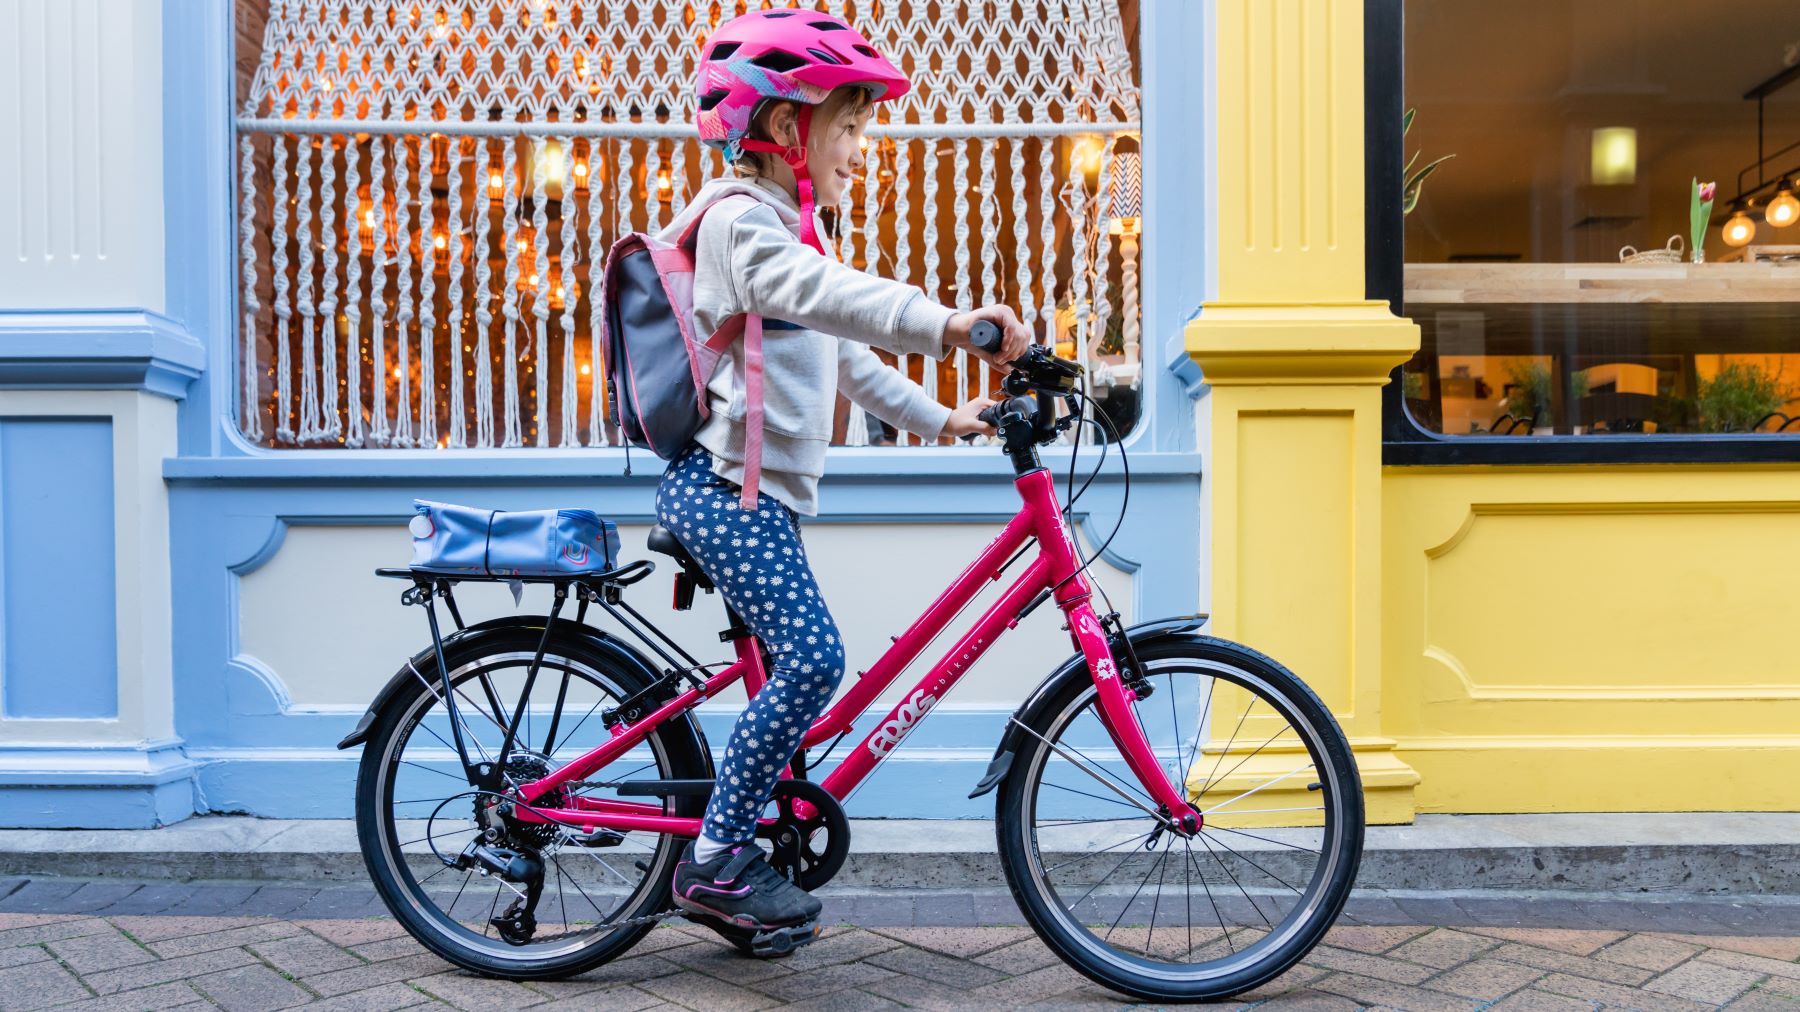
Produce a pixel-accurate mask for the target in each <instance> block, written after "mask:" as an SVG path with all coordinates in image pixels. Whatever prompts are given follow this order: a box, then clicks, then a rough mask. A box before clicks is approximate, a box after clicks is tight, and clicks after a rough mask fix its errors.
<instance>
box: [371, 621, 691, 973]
mask: <svg viewBox="0 0 1800 1012" xmlns="http://www.w3.org/2000/svg"><path fill="white" fill-rule="evenodd" d="M531 658H532V652H531V651H514V652H505V653H495V654H490V655H487V656H484V657H481V658H478V659H476V660H472V661H470V662H468V663H466V664H464V665H462V666H460V667H458V668H455V669H453V671H452V672H451V682H452V685H453V686H454V687H455V689H456V703H457V710H458V712H459V715H460V716H462V718H463V721H462V726H463V735H464V740H465V741H466V742H467V743H468V747H469V752H470V754H471V756H472V757H473V758H475V759H476V760H477V761H481V760H482V759H483V758H484V757H487V758H491V757H493V756H494V755H495V754H496V753H497V752H498V751H499V747H500V743H501V739H502V738H503V737H504V730H503V724H502V721H503V720H505V719H507V718H509V717H510V715H511V711H512V709H513V708H514V707H515V706H516V705H517V703H518V700H519V696H520V694H521V691H522V690H523V688H524V681H525V672H526V669H527V667H528V666H529V664H530V663H531ZM565 680H566V681H567V683H568V685H569V687H570V688H569V690H568V691H567V692H562V691H561V689H562V685H563V684H564V682H565ZM421 681H422V682H424V681H425V680H424V679H423V677H421ZM484 683H485V684H484ZM425 684H426V685H427V686H428V687H429V688H430V689H431V690H432V691H430V692H424V691H422V692H420V693H419V694H418V695H416V696H415V697H414V699H413V702H412V703H411V705H410V706H409V707H408V709H407V711H406V712H405V714H403V716H402V719H401V721H400V723H399V727H400V728H401V730H400V732H399V733H396V734H394V735H391V736H389V739H388V742H387V747H386V749H384V750H383V753H382V755H381V756H380V757H379V759H380V765H379V767H378V772H377V782H376V790H375V798H376V804H377V806H378V810H377V812H376V819H377V823H378V829H379V835H380V842H381V855H382V858H383V860H384V861H385V862H386V863H387V865H388V867H389V868H390V869H391V870H392V872H393V874H394V877H395V879H396V880H397V881H398V882H399V883H400V886H401V890H402V892H403V894H404V896H403V900H404V902H405V903H406V904H407V905H408V906H409V907H410V908H411V910H412V911H413V912H414V913H415V914H416V915H417V920H419V921H421V922H422V923H423V925H424V927H425V929H426V930H428V931H430V932H431V933H433V934H434V935H436V936H437V937H438V938H439V939H440V940H441V941H442V942H444V943H447V944H449V945H451V946H454V947H458V948H464V949H468V948H473V949H476V950H479V951H480V952H481V953H482V954H483V955H485V956H487V957H488V958H492V959H499V960H507V961H532V962H540V961H544V960H555V959H557V958H560V957H567V956H569V955H571V954H573V953H576V952H579V951H582V950H585V949H588V948H591V947H593V946H594V945H596V944H600V943H602V942H603V941H605V940H607V939H610V938H611V937H612V936H613V935H614V934H615V933H616V932H622V931H629V930H631V929H630V928H628V927H626V928H615V929H612V930H611V931H608V930H606V928H605V924H606V923H607V922H609V921H618V920H621V919H624V918H627V917H630V916H633V914H634V912H641V911H639V908H640V907H641V906H642V905H643V904H644V902H645V900H646V899H648V898H649V897H650V896H652V895H653V894H654V893H655V892H656V890H657V887H658V886H659V885H660V877H661V876H662V875H663V873H664V872H667V871H669V870H670V869H671V867H672V863H673V860H674V856H675V850H676V847H677V844H678V842H679V841H676V840H675V839H674V838H672V837H666V836H662V835H660V834H651V833H643V832H637V833H626V834H624V836H623V839H622V840H620V842H619V843H618V845H617V846H613V847H605V848H592V847H584V846H579V845H577V844H576V843H574V842H573V839H574V838H575V837H576V835H577V834H573V833H570V832H568V831H565V830H561V829H558V828H556V827H550V829H549V830H548V831H546V833H547V834H553V839H551V840H549V841H547V845H544V846H542V847H541V848H540V850H541V851H542V852H544V856H543V862H544V888H543V896H542V898H541V899H540V901H539V903H538V906H537V909H536V917H537V921H538V924H539V930H538V934H537V936H536V937H534V940H533V941H532V942H531V943H530V944H527V945H513V944H511V943H508V942H506V941H504V940H502V939H501V938H500V937H498V933H497V931H496V929H495V928H494V927H492V926H491V925H489V924H488V923H487V920H488V918H490V917H492V916H495V915H497V914H500V913H502V912H503V911H504V910H505V908H506V907H507V906H508V905H509V904H510V902H511V901H512V900H513V899H515V898H516V893H515V892H514V891H513V890H512V889H509V888H507V886H506V885H505V884H503V883H501V882H500V881H499V880H498V879H497V878H493V877H482V876H479V875H476V874H475V873H474V872H472V871H464V870H461V869H455V868H450V867H446V866H444V865H442V864H439V863H438V862H437V859H436V858H435V857H434V855H433V854H432V848H433V847H435V848H436V850H437V851H438V853H441V854H442V855H443V857H445V858H454V857H456V855H457V854H458V853H460V852H461V850H462V849H463V847H464V846H465V845H466V844H467V843H468V842H469V841H471V840H474V839H476V838H477V836H478V835H479V833H480V831H481V829H482V827H481V826H479V825H477V823H476V821H475V819H476V812H475V811H474V806H475V803H476V800H477V796H476V795H474V794H473V793H472V792H471V788H470V787H469V786H468V783H467V781H466V780H465V779H464V777H463V772H462V769H461V763H460V762H459V761H458V760H457V759H456V757H455V751H454V747H453V744H452V742H453V740H454V739H453V737H452V735H451V734H450V731H449V718H448V715H447V713H446V711H445V708H444V707H443V705H442V703H441V701H440V699H439V695H438V694H439V693H440V692H441V691H442V685H441V683H440V682H438V681H436V680H435V679H433V680H431V681H429V682H426V683H425ZM490 690H491V691H490ZM559 693H560V694H561V696H562V704H563V705H562V707H561V715H560V716H559V717H555V718H554V722H555V723H556V725H557V726H556V729H555V730H556V740H555V742H554V743H553V744H552V743H551V742H550V741H549V731H550V726H549V725H550V723H551V722H552V718H553V714H555V713H556V712H557V707H556V705H555V704H556V701H557V698H558V695H559ZM626 694H627V693H626V692H625V691H624V689H623V688H622V687H621V686H620V685H618V684H617V683H616V682H614V681H613V680H612V679H610V678H608V677H606V676H605V675H604V674H602V673H601V672H599V671H596V670H595V669H593V668H592V667H589V666H587V665H585V664H583V663H581V662H580V661H577V660H574V659H571V658H569V657H565V656H561V655H555V654H546V655H545V656H544V659H543V662H542V665H541V667H540V670H539V672H538V677H537V681H536V683H535V684H534V685H533V687H532V691H531V697H530V699H531V703H530V705H529V706H528V707H527V710H526V719H525V721H523V722H522V725H521V728H520V733H519V744H516V745H515V746H514V751H515V752H517V751H518V750H519V748H520V747H521V746H525V745H527V743H529V745H528V748H529V751H531V752H532V753H534V754H535V755H537V756H542V757H544V760H545V761H544V766H545V767H547V768H548V769H554V768H556V767H559V766H561V765H562V764H563V763H565V762H567V761H568V760H570V759H572V758H574V757H576V756H579V755H581V754H583V753H585V752H587V751H589V750H590V749H593V748H595V747H597V746H598V745H600V744H601V743H602V742H603V741H605V740H607V739H608V738H610V736H611V735H610V732H609V731H608V730H607V728H606V727H605V724H604V721H603V720H602V719H601V713H602V711H604V710H605V709H606V708H608V707H610V706H616V705H617V704H618V703H619V702H620V700H621V699H622V698H623V697H624V696H625V695H626ZM495 700H497V701H498V702H499V703H500V707H501V710H502V711H503V713H504V716H503V717H502V718H501V720H496V719H494V714H493V702H494V701H495ZM544 746H548V750H547V751H546V749H545V748H544ZM509 765H511V762H510V761H509ZM672 772H673V771H672V770H671V769H670V761H669V756H668V754H667V749H666V748H665V746H664V745H663V743H662V742H661V741H660V740H659V739H658V738H657V736H655V735H652V736H651V737H650V738H648V739H647V740H646V743H645V744H644V745H640V746H638V747H637V748H635V749H633V750H631V751H630V752H628V753H626V754H625V756H624V757H623V758H621V759H620V760H618V761H617V762H615V763H613V764H612V765H611V766H608V767H606V768H605V769H602V770H600V771H598V772H596V773H594V774H592V779H593V780H596V781H609V780H619V779H625V778H627V777H635V778H639V779H650V778H661V777H667V776H670V775H672ZM579 793H580V794H581V795H582V796H584V797H595V798H615V797H618V795H617V793H616V792H614V791H612V790H609V789H595V788H582V789H579ZM630 800H633V801H638V802H642V801H643V800H644V799H641V798H633V799H630ZM664 810H665V812H670V813H672V812H673V802H665V803H664ZM434 814H435V818H433V817H432V816H433V815H434ZM501 821H502V823H503V824H504V825H506V826H507V827H508V828H511V825H512V824H510V823H505V821H504V820H501ZM526 832H529V831H528V830H527V831H526ZM535 842H538V841H536V840H524V839H522V838H520V837H517V836H512V835H509V836H508V837H507V838H506V839H505V841H504V842H503V843H502V844H501V845H503V846H518V845H522V844H523V845H529V844H531V843H535ZM640 862H641V863H642V865H643V866H644V867H642V868H640V867H639V864H640ZM518 888H521V889H522V888H523V886H519V887H518Z"/></svg>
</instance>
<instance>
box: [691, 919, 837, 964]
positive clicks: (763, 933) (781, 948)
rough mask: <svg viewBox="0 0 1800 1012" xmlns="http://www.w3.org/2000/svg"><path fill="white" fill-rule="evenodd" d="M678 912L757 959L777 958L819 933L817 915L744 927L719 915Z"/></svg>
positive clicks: (789, 954)
mask: <svg viewBox="0 0 1800 1012" xmlns="http://www.w3.org/2000/svg"><path fill="white" fill-rule="evenodd" d="M682 916H683V917H685V918H687V919H688V920H690V921H692V922H694V923H695V924H699V925H703V926H705V927H708V928H711V929H712V930H713V931H715V932H717V933H718V934H719V935H720V936H721V937H723V938H724V939H725V940H726V941H727V942H730V943H731V945H732V947H733V948H735V949H737V950H738V951H739V952H742V953H744V954H745V955H747V956H755V957H756V958H758V959H780V958H781V957H783V956H791V955H793V953H794V950H795V949H798V948H800V947H801V946H802V945H806V944H808V943H809V942H812V941H813V940H814V939H816V938H818V937H819V932H820V931H821V930H822V928H821V926H820V924H819V919H818V918H816V917H815V918H813V919H812V920H810V921H807V922H806V923H804V924H790V925H787V926H785V927H776V928H747V927H744V926H742V925H740V924H734V923H732V922H730V921H727V920H724V919H723V918H719V917H713V916H711V915H709V914H697V913H694V912H693V911H684V912H683V913H682Z"/></svg>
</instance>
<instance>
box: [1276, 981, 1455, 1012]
mask: <svg viewBox="0 0 1800 1012" xmlns="http://www.w3.org/2000/svg"><path fill="white" fill-rule="evenodd" d="M1311 989H1312V990H1314V991H1325V992H1328V993H1330V994H1336V995H1342V996H1343V997H1345V998H1350V999H1354V1000H1355V1001H1358V1002H1362V1003H1363V1004H1366V1005H1382V1006H1389V1007H1392V1008H1398V1009H1407V1010H1408V1012H1470V1010H1473V1009H1478V1008H1480V1007H1481V1003H1480V1002H1476V1001H1472V1000H1470V999H1468V998H1457V997H1455V996H1453V995H1447V994H1443V993H1441V992H1438V991H1426V990H1423V989H1421V988H1416V987H1409V986H1407V985H1405V984H1396V983H1394V982H1392V981H1387V980H1377V979H1375V978H1374V977H1364V976H1362V975H1360V974H1355V973H1334V974H1331V975H1329V976H1326V977H1321V978H1320V979H1319V980H1317V981H1315V982H1314V983H1313V984H1312V985H1311Z"/></svg>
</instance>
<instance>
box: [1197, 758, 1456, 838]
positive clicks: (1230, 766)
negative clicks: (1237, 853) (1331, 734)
mask: <svg viewBox="0 0 1800 1012" xmlns="http://www.w3.org/2000/svg"><path fill="white" fill-rule="evenodd" d="M1253 748H1254V746H1252V747H1245V746H1242V745H1240V746H1238V747H1236V748H1233V749H1231V750H1230V751H1226V750H1225V749H1224V747H1223V743H1221V742H1213V743H1211V744H1209V745H1206V746H1203V747H1202V748H1201V750H1200V758H1199V759H1198V760H1196V761H1195V762H1194V764H1193V766H1191V767H1189V769H1188V777H1187V784H1186V787H1187V796H1188V801H1189V803H1191V804H1193V805H1194V806H1195V807H1196V808H1198V809H1200V810H1201V811H1202V812H1204V813H1206V823H1207V825H1209V826H1217V827H1219V828H1221V829H1274V828H1280V827H1293V826H1318V825H1320V824H1322V823H1323V821H1324V817H1325V816H1324V808H1323V804H1322V801H1321V799H1320V795H1319V789H1318V788H1317V787H1315V786H1313V785H1315V784H1317V783H1319V782H1320V779H1319V776H1318V773H1317V771H1316V770H1315V769H1314V767H1313V766H1312V764H1311V762H1310V760H1309V757H1308V756H1307V755H1306V754H1305V752H1304V751H1302V750H1301V749H1300V747H1299V746H1298V744H1297V743H1296V744H1293V745H1291V746H1287V747H1270V746H1263V747H1262V748H1260V749H1258V750H1255V752H1254V754H1251V753H1252V750H1253ZM1350 748H1351V750H1352V752H1353V753H1354V755H1355V757H1356V768H1357V772H1358V773H1359V774H1360V775H1361V777H1362V787H1363V808H1364V821H1365V822H1366V823H1367V824H1369V825H1372V826H1377V825H1379V826H1393V825H1409V824H1411V823H1412V821H1413V816H1414V814H1415V813H1416V812H1417V810H1418V808H1417V805H1416V804H1415V802H1414V798H1413V788H1414V787H1416V786H1418V784H1419V781H1420V778H1419V774H1418V773H1417V772H1416V771H1415V770H1414V769H1413V768H1412V767H1411V766H1408V765H1407V764H1406V763H1404V762H1402V761H1401V760H1400V757H1399V756H1397V755H1395V754H1394V742H1393V740H1392V739H1381V738H1373V739H1360V740H1358V739H1352V740H1351V742H1350ZM1209 778H1210V782H1209Z"/></svg>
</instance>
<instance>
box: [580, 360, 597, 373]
mask: <svg viewBox="0 0 1800 1012" xmlns="http://www.w3.org/2000/svg"><path fill="white" fill-rule="evenodd" d="M593 371H594V367H593V366H591V365H588V364H587V363H586V362H583V363H581V374H582V375H583V376H586V375H588V374H589V373H591V372H593Z"/></svg>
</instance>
